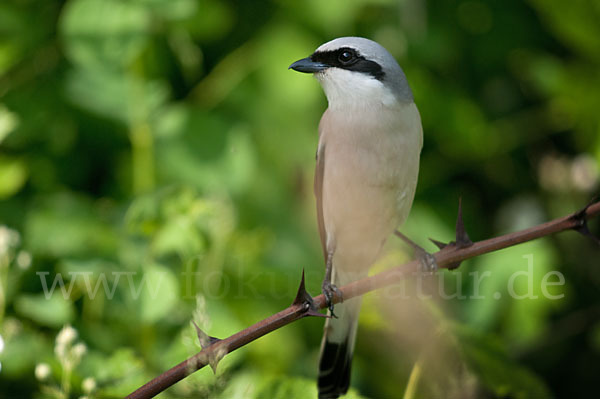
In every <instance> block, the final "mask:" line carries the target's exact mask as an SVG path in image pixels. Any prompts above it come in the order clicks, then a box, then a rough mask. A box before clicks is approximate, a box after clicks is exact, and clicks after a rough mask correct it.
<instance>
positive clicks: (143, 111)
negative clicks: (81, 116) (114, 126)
mask: <svg viewBox="0 0 600 399" xmlns="http://www.w3.org/2000/svg"><path fill="white" fill-rule="evenodd" d="M66 92H67V96H68V98H69V99H70V100H71V101H72V102H73V103H74V104H76V105H77V106H79V107H82V108H85V109H87V110H89V111H91V112H94V113H97V114H100V115H102V116H105V117H108V118H112V119H115V120H118V121H120V122H123V123H132V122H137V121H145V120H146V119H147V118H148V116H149V115H151V114H153V113H154V112H156V111H157V110H158V108H159V107H160V106H162V105H163V104H164V103H165V102H166V100H167V98H168V96H169V91H168V89H167V88H166V86H165V84H164V83H163V82H160V81H153V82H146V81H144V80H142V79H140V78H138V77H136V76H134V75H133V74H121V73H118V72H114V71H110V70H106V69H102V68H88V69H78V70H76V71H74V72H72V73H71V74H70V75H68V78H67V85H66Z"/></svg>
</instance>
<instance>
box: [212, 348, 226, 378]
mask: <svg viewBox="0 0 600 399" xmlns="http://www.w3.org/2000/svg"><path fill="white" fill-rule="evenodd" d="M226 354H227V348H226V347H225V346H221V347H219V348H217V350H216V351H213V352H211V353H209V354H208V365H209V366H210V368H211V369H212V371H213V374H217V366H218V365H219V362H220V361H221V359H223V358H224V357H225V355H226Z"/></svg>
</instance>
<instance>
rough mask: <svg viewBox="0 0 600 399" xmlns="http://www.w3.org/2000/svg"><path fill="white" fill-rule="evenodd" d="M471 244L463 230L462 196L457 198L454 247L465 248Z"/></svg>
mask: <svg viewBox="0 0 600 399" xmlns="http://www.w3.org/2000/svg"><path fill="white" fill-rule="evenodd" d="M471 245H473V241H471V239H470V238H469V235H468V234H467V231H466V230H465V222H464V221H463V217H462V198H459V199H458V216H457V218H456V248H459V249H461V248H466V247H469V246H471Z"/></svg>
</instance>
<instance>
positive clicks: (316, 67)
mask: <svg viewBox="0 0 600 399" xmlns="http://www.w3.org/2000/svg"><path fill="white" fill-rule="evenodd" d="M327 68H329V65H326V64H322V63H320V62H315V61H313V60H311V59H310V57H306V58H302V59H301V60H298V61H296V62H294V63H293V64H292V65H290V66H289V67H288V69H293V70H294V71H298V72H304V73H315V72H320V71H322V70H324V69H327Z"/></svg>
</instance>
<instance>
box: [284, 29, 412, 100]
mask: <svg viewBox="0 0 600 399" xmlns="http://www.w3.org/2000/svg"><path fill="white" fill-rule="evenodd" d="M289 68H290V69H293V70H295V71H298V72H304V73H313V74H314V75H315V77H316V78H317V79H318V80H319V82H320V83H321V86H322V87H323V90H324V91H325V95H326V96H327V100H328V101H329V106H330V107H331V108H336V107H348V106H357V107H362V106H369V105H380V104H383V105H386V106H391V105H393V104H395V103H396V102H412V101H413V97H412V92H411V90H410V87H409V86H408V82H407V81H406V76H405V75H404V72H403V71H402V69H401V68H400V66H399V65H398V63H397V62H396V60H395V59H394V57H393V56H392V55H391V54H390V53H389V52H388V51H387V50H386V49H385V48H384V47H383V46H381V45H380V44H379V43H377V42H374V41H372V40H369V39H365V38H362V37H340V38H338V39H334V40H332V41H330V42H327V43H325V44H323V45H321V46H320V47H319V48H317V49H316V50H315V52H314V53H313V54H312V55H311V56H310V57H307V58H303V59H301V60H298V61H296V62H294V63H293V64H292V65H290V66H289Z"/></svg>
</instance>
